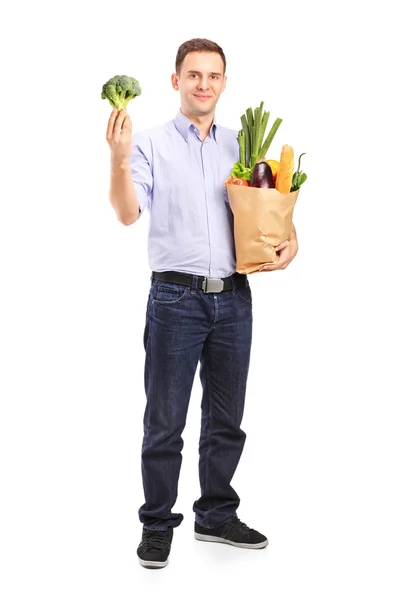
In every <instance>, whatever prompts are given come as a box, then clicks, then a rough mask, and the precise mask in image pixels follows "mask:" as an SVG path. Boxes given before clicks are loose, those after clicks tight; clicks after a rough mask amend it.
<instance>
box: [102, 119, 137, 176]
mask: <svg viewBox="0 0 400 600" xmlns="http://www.w3.org/2000/svg"><path fill="white" fill-rule="evenodd" d="M106 138H107V142H108V145H109V146H110V150H111V164H112V166H129V161H130V156H131V153H132V121H131V118H130V116H129V115H127V114H126V110H125V109H122V110H120V111H119V112H118V110H117V109H114V110H113V111H112V113H111V115H110V118H109V120H108V127H107V136H106Z"/></svg>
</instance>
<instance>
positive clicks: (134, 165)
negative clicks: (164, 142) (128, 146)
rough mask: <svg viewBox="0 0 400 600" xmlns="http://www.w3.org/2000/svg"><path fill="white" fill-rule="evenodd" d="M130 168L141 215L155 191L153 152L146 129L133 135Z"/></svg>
mask: <svg viewBox="0 0 400 600" xmlns="http://www.w3.org/2000/svg"><path fill="white" fill-rule="evenodd" d="M130 169H131V176H132V181H133V185H134V186H135V191H136V195H137V198H138V201H139V209H140V212H139V217H140V215H141V214H142V213H143V211H144V210H145V208H146V206H147V205H148V203H149V200H150V199H151V194H152V191H153V153H152V146H151V140H150V137H149V134H148V133H147V132H145V131H140V132H138V133H134V134H133V136H132V154H131V159H130Z"/></svg>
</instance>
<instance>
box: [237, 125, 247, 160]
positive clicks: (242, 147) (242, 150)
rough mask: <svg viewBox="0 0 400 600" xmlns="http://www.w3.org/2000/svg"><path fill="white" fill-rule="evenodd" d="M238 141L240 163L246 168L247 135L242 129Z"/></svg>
mask: <svg viewBox="0 0 400 600" xmlns="http://www.w3.org/2000/svg"><path fill="white" fill-rule="evenodd" d="M238 141H239V152H240V162H241V163H242V165H243V166H244V167H245V166H246V164H245V161H246V146H245V142H246V140H245V135H244V132H243V129H241V130H240V131H239V135H238Z"/></svg>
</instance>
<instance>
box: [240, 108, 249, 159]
mask: <svg viewBox="0 0 400 600" xmlns="http://www.w3.org/2000/svg"><path fill="white" fill-rule="evenodd" d="M240 120H241V122H242V127H243V133H244V145H245V156H246V160H245V162H244V163H243V164H244V166H245V167H248V166H249V164H250V131H249V126H248V123H247V120H246V115H242V116H241V118H240Z"/></svg>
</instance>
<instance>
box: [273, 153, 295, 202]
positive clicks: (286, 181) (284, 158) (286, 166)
mask: <svg viewBox="0 0 400 600" xmlns="http://www.w3.org/2000/svg"><path fill="white" fill-rule="evenodd" d="M293 171H294V152H293V148H292V146H289V145H288V144H284V146H283V147H282V151H281V158H280V161H279V169H278V174H277V176H276V182H275V188H276V189H277V190H278V192H281V193H282V194H288V193H289V192H290V188H291V187H292V177H293Z"/></svg>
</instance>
